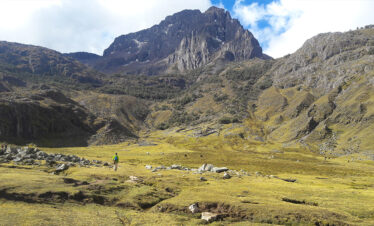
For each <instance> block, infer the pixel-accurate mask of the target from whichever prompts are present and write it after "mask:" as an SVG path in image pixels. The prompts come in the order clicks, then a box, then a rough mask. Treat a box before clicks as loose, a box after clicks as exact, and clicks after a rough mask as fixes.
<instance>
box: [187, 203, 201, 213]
mask: <svg viewBox="0 0 374 226" xmlns="http://www.w3.org/2000/svg"><path fill="white" fill-rule="evenodd" d="M188 209H189V210H190V211H191V213H198V212H200V209H199V205H198V204H197V203H194V204H192V205H190V206H189V207H188Z"/></svg>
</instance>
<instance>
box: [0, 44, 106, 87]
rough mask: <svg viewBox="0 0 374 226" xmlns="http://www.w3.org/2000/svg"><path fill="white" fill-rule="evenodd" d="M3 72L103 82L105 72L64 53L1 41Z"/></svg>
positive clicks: (79, 81)
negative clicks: (102, 73)
mask: <svg viewBox="0 0 374 226" xmlns="http://www.w3.org/2000/svg"><path fill="white" fill-rule="evenodd" d="M0 72H2V73H3V74H4V73H5V74H8V75H16V76H18V77H23V78H24V79H29V78H31V77H33V75H38V77H40V76H43V77H45V78H51V77H56V76H57V77H59V78H64V79H67V80H71V82H76V83H87V84H91V85H100V84H101V80H100V76H101V74H100V73H98V72H97V71H94V70H92V69H91V68H89V67H87V66H85V65H83V64H81V63H79V62H78V61H76V60H73V59H72V58H69V57H66V56H64V55H63V54H61V53H59V52H57V51H54V50H51V49H47V48H43V47H39V46H32V45H24V44H19V43H12V42H4V41H0Z"/></svg>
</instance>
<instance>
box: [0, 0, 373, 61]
mask: <svg viewBox="0 0 374 226" xmlns="http://www.w3.org/2000/svg"><path fill="white" fill-rule="evenodd" d="M0 1H1V7H0V40H6V41H13V42H20V43H25V44H33V45H40V46H44V47H48V48H51V49H54V50H57V51H60V52H77V51H86V52H92V53H97V54H102V52H103V50H104V49H105V48H107V47H108V46H109V45H110V43H112V42H113V40H114V38H115V37H117V36H119V35H122V34H127V33H130V32H136V31H139V30H142V29H145V28H149V27H151V26H153V25H155V24H158V23H159V22H160V21H161V20H163V19H164V18H165V17H166V16H168V15H171V14H174V13H176V12H179V11H181V10H184V9H199V10H200V11H202V12H204V11H205V10H207V9H208V8H209V7H211V6H212V5H216V6H217V5H218V6H221V7H224V8H225V9H226V10H228V11H229V12H230V13H231V16H232V17H233V18H236V19H238V20H239V21H240V23H241V24H242V25H243V26H244V27H245V28H247V29H249V30H250V31H251V32H252V33H253V34H254V36H255V37H256V38H257V40H258V41H259V42H260V44H261V46H262V48H263V51H264V52H265V53H266V54H268V55H270V56H272V57H275V58H277V57H281V56H284V55H286V54H288V53H292V52H294V51H296V50H297V49H298V48H300V47H301V46H302V44H303V43H304V42H305V41H306V40H307V39H309V38H311V37H313V36H315V35H317V34H319V33H323V32H336V31H341V32H344V31H348V30H350V29H355V28H356V27H362V26H365V25H368V24H372V23H374V13H373V12H372V11H373V9H374V0H341V1H339V0H263V1H260V0H188V1H186V0H136V1H134V0H0Z"/></svg>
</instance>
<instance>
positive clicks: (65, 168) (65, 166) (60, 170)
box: [55, 163, 69, 173]
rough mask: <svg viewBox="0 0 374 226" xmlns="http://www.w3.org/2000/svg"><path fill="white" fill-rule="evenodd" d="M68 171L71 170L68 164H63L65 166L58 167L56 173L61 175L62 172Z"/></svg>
mask: <svg viewBox="0 0 374 226" xmlns="http://www.w3.org/2000/svg"><path fill="white" fill-rule="evenodd" d="M67 169H69V166H68V165H67V164H65V163H63V164H61V165H58V166H57V168H56V171H55V172H56V173H60V172H62V171H64V170H67Z"/></svg>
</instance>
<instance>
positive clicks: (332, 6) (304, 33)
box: [233, 0, 374, 57]
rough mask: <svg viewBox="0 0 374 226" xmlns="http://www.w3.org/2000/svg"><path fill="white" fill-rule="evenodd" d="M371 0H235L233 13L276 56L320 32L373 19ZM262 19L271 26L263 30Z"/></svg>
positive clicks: (292, 50)
mask: <svg viewBox="0 0 374 226" xmlns="http://www.w3.org/2000/svg"><path fill="white" fill-rule="evenodd" d="M373 9H374V1H372V0H342V1H337V0H325V1H322V0H320V1H312V0H302V1H300V0H280V1H275V2H272V3H270V4H268V5H258V4H257V3H252V4H251V5H245V4H244V3H243V1H242V0H236V2H235V5H234V7H233V12H234V16H235V17H238V18H239V20H240V21H241V22H242V23H243V24H244V25H245V26H247V27H249V30H250V31H251V32H252V33H253V34H254V35H255V37H256V38H258V39H259V41H260V42H262V43H264V44H265V45H264V52H265V53H267V54H269V55H270V56H273V57H281V56H283V55H285V54H288V53H292V52H294V51H296V50H297V49H298V48H300V47H301V46H302V44H303V43H304V42H305V41H306V40H307V39H308V38H311V37H313V36H315V35H317V34H319V33H323V32H335V31H348V30H350V29H355V28H356V27H362V26H365V25H368V24H371V23H373V22H374V13H373ZM261 20H265V21H267V22H268V23H269V24H270V26H269V27H267V28H265V29H262V28H260V26H259V23H260V22H261Z"/></svg>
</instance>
